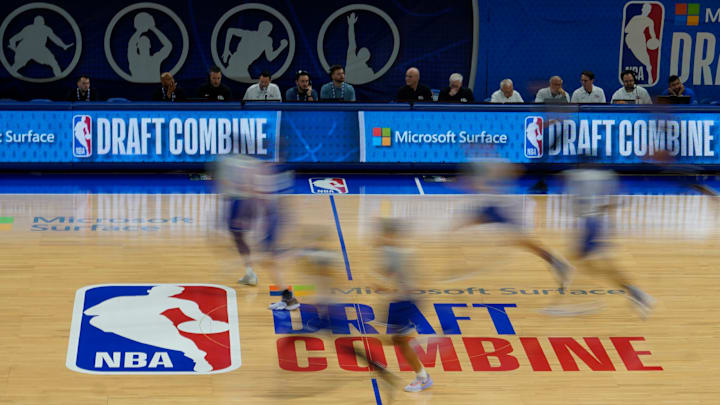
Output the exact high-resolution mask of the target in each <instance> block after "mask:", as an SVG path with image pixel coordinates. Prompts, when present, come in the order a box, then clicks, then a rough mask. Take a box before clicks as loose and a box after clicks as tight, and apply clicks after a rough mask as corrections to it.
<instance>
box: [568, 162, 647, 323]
mask: <svg viewBox="0 0 720 405" xmlns="http://www.w3.org/2000/svg"><path fill="white" fill-rule="evenodd" d="M565 178H566V184H567V192H568V194H569V195H571V196H572V198H573V208H574V211H575V214H576V216H577V218H578V222H579V235H578V236H579V237H578V239H577V242H578V243H577V249H576V252H577V253H576V255H577V260H579V261H580V263H582V264H583V266H584V267H586V268H588V269H590V270H591V271H592V272H594V273H601V274H604V275H605V276H607V277H609V278H610V279H611V280H612V281H613V282H614V283H615V284H616V285H618V286H620V287H622V288H623V289H625V290H626V291H627V293H628V298H629V299H630V300H631V301H632V302H633V304H635V306H636V308H637V310H638V312H639V313H640V315H641V316H643V317H646V316H647V315H648V314H649V313H650V311H651V310H652V307H653V304H654V302H655V300H654V299H653V298H652V297H651V296H650V295H648V294H647V293H645V292H644V291H642V290H641V289H639V288H638V287H636V286H634V285H632V283H631V282H630V281H629V279H628V278H627V276H626V275H625V274H623V273H622V272H621V271H620V270H619V269H618V267H617V265H616V264H615V263H614V262H613V260H612V258H611V256H610V254H609V252H608V250H607V247H608V245H607V242H606V241H605V239H606V237H607V234H608V225H607V222H608V221H607V217H606V214H607V211H608V210H610V209H612V208H614V207H615V206H616V205H617V204H614V203H612V195H613V194H616V192H617V186H618V180H617V175H616V174H615V172H613V171H612V170H605V169H602V168H600V167H597V166H593V165H590V164H586V165H582V166H581V167H579V168H577V169H571V170H567V171H565Z"/></svg>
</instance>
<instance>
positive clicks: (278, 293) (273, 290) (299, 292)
mask: <svg viewBox="0 0 720 405" xmlns="http://www.w3.org/2000/svg"><path fill="white" fill-rule="evenodd" d="M283 290H284V288H282V287H278V286H276V285H271V286H270V296H272V297H282V292H283ZM288 290H290V291H292V292H293V295H294V296H296V297H306V296H308V295H313V294H315V286H314V285H289V286H288Z"/></svg>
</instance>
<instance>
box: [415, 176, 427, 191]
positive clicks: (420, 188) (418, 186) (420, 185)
mask: <svg viewBox="0 0 720 405" xmlns="http://www.w3.org/2000/svg"><path fill="white" fill-rule="evenodd" d="M415 185H417V188H418V192H419V193H420V195H425V190H423V188H422V184H420V179H418V178H417V177H415Z"/></svg>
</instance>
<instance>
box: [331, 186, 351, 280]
mask: <svg viewBox="0 0 720 405" xmlns="http://www.w3.org/2000/svg"><path fill="white" fill-rule="evenodd" d="M329 197H330V205H332V210H333V215H334V216H335V227H336V228H337V233H338V238H340V248H341V249H342V253H343V259H345V271H346V272H347V278H348V280H351V281H352V279H353V278H352V273H351V272H350V262H349V261H348V255H347V250H345V239H344V238H343V234H342V228H340V218H339V217H338V213H337V208H336V207H335V197H333V196H332V195H330V196H329Z"/></svg>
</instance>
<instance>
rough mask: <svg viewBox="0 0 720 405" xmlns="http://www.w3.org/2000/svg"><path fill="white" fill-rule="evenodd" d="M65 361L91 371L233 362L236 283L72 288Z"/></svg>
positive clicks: (212, 369)
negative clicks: (75, 292)
mask: <svg viewBox="0 0 720 405" xmlns="http://www.w3.org/2000/svg"><path fill="white" fill-rule="evenodd" d="M66 365H67V367H68V368H69V369H71V370H74V371H78V372H83V373H92V374H212V373H221V372H227V371H231V370H234V369H237V368H238V367H240V337H239V330H238V316H237V303H236V299H235V291H234V290H233V289H231V288H227V287H223V286H217V285H200V284H156V285H133V284H122V285H120V284H118V285H96V286H89V287H85V288H82V289H80V290H78V292H77V294H76V295H75V308H74V310H73V320H72V326H71V329H70V342H69V346H68V354H67V363H66Z"/></svg>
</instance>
